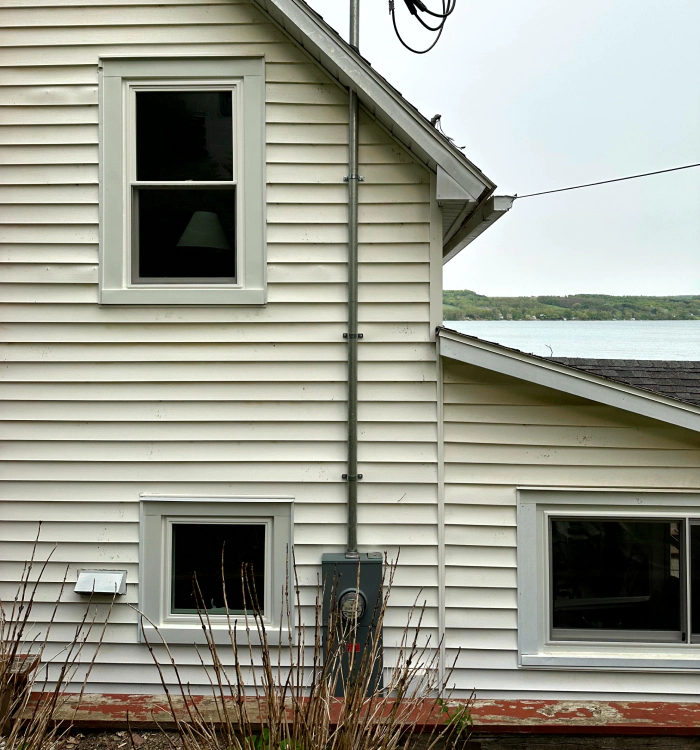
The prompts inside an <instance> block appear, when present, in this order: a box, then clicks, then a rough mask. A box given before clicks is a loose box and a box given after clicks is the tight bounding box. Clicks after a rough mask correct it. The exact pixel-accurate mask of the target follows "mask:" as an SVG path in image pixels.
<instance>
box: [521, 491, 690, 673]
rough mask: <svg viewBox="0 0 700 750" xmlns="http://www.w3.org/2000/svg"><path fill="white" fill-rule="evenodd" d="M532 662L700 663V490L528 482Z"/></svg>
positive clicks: (526, 632)
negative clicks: (573, 487) (534, 486)
mask: <svg viewBox="0 0 700 750" xmlns="http://www.w3.org/2000/svg"><path fill="white" fill-rule="evenodd" d="M518 639H519V657H520V664H521V666H523V667H551V668H561V667H582V668H591V667H600V668H605V667H607V668H610V669H655V668H656V669H664V670H668V669H679V670H680V669H700V494H693V493H676V492H648V491H647V492H638V493H631V492H613V491H597V492H596V491H567V490H561V491H559V490H526V489H522V490H520V491H519V503H518Z"/></svg>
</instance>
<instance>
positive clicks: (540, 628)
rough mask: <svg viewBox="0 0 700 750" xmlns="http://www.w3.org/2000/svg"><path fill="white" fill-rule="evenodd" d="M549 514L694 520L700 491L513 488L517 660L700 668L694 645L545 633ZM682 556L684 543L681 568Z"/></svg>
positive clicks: (537, 665) (541, 664)
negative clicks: (604, 640) (515, 497)
mask: <svg viewBox="0 0 700 750" xmlns="http://www.w3.org/2000/svg"><path fill="white" fill-rule="evenodd" d="M551 515H556V516H562V515H564V516H565V515H572V516H573V515H575V516H577V517H580V516H582V515H590V516H595V517H597V518H600V517H601V516H611V517H615V518H620V517H625V516H627V517H630V518H679V519H683V518H700V492H675V491H648V490H640V491H628V490H621V491H618V490H613V489H610V490H583V489H581V490H575V489H540V488H525V487H522V488H518V518H517V566H518V567H517V570H518V666H519V667H521V668H531V669H566V670H569V669H583V670H601V669H604V670H610V671H640V672H646V671H654V670H658V671H663V672H686V671H687V670H700V644H698V643H630V642H616V643H615V642H607V643H602V642H591V641H561V640H556V641H554V640H552V639H551V638H550V632H549V622H550V615H549V607H550V602H549V598H550V587H549V567H550V566H549V544H548V520H549V517H550V516H551ZM689 556H690V551H689V550H688V549H686V550H685V564H686V568H687V569H689V564H690V560H689ZM687 585H688V586H689V585H690V583H689V582H688V584H687Z"/></svg>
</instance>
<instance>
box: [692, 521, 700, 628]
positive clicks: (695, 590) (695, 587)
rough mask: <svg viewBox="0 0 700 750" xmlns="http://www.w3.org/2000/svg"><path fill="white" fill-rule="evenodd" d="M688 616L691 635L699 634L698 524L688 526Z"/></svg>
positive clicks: (699, 544)
mask: <svg viewBox="0 0 700 750" xmlns="http://www.w3.org/2000/svg"><path fill="white" fill-rule="evenodd" d="M690 601H691V605H690V617H691V630H692V633H693V635H700V525H697V524H691V526H690Z"/></svg>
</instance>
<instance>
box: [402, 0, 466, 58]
mask: <svg viewBox="0 0 700 750" xmlns="http://www.w3.org/2000/svg"><path fill="white" fill-rule="evenodd" d="M404 2H405V3H406V7H407V8H408V12H409V13H410V14H411V15H412V16H413V17H414V18H415V19H416V21H418V23H420V25H421V26H423V28H425V29H428V31H437V36H436V37H435V39H434V40H433V43H432V44H431V45H430V46H429V47H427V48H426V49H415V48H414V47H411V46H410V45H409V44H407V43H406V42H405V41H404V39H403V37H402V36H401V32H400V31H399V27H398V25H397V23H396V10H395V8H394V3H395V0H389V13H390V15H391V22H392V23H393V24H394V31H395V32H396V36H397V37H398V39H399V41H400V42H401V44H403V46H404V47H405V48H406V49H407V50H409V52H414V53H415V54H416V55H424V54H425V53H426V52H430V50H431V49H432V48H433V47H434V46H435V45H436V44H437V43H438V41H439V40H440V37H441V36H442V31H443V29H444V28H445V21H446V20H447V18H448V17H449V16H450V15H452V13H453V12H454V9H455V7H456V6H457V0H441V2H442V13H436V12H435V11H432V10H430V9H429V8H428V7H427V6H426V5H425V3H423V0H404ZM420 13H426V14H427V15H428V16H431V17H432V18H437V19H439V20H438V23H437V26H431V25H429V24H428V23H426V22H425V21H424V20H423V19H422V18H421V17H420V15H419V14H420Z"/></svg>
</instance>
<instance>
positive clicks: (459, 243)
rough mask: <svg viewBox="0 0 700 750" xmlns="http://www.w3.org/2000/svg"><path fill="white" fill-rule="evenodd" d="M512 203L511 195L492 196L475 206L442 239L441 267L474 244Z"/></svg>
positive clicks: (513, 199) (504, 213)
mask: <svg viewBox="0 0 700 750" xmlns="http://www.w3.org/2000/svg"><path fill="white" fill-rule="evenodd" d="M514 201H515V197H514V196H512V195H494V196H492V197H490V198H488V199H487V200H486V201H484V202H482V203H481V204H480V205H479V206H477V207H476V209H475V210H474V211H473V212H472V213H471V214H470V215H469V216H467V218H466V219H465V220H464V221H463V222H462V224H461V225H460V226H459V227H458V228H457V229H455V230H454V231H452V232H450V233H449V234H448V235H446V237H445V238H444V242H443V246H442V262H443V265H444V264H445V263H447V262H448V261H450V260H452V258H454V257H455V256H456V255H457V254H458V253H459V252H461V251H462V250H464V248H465V247H466V246H467V245H469V244H471V243H472V242H474V240H475V239H476V238H477V237H478V236H479V235H480V234H481V233H482V232H485V231H486V230H487V229H488V228H489V227H490V226H491V225H492V224H495V223H496V222H497V221H498V220H499V219H500V218H501V217H502V216H505V215H506V214H507V213H508V211H510V209H511V208H512V206H513V203H514Z"/></svg>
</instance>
